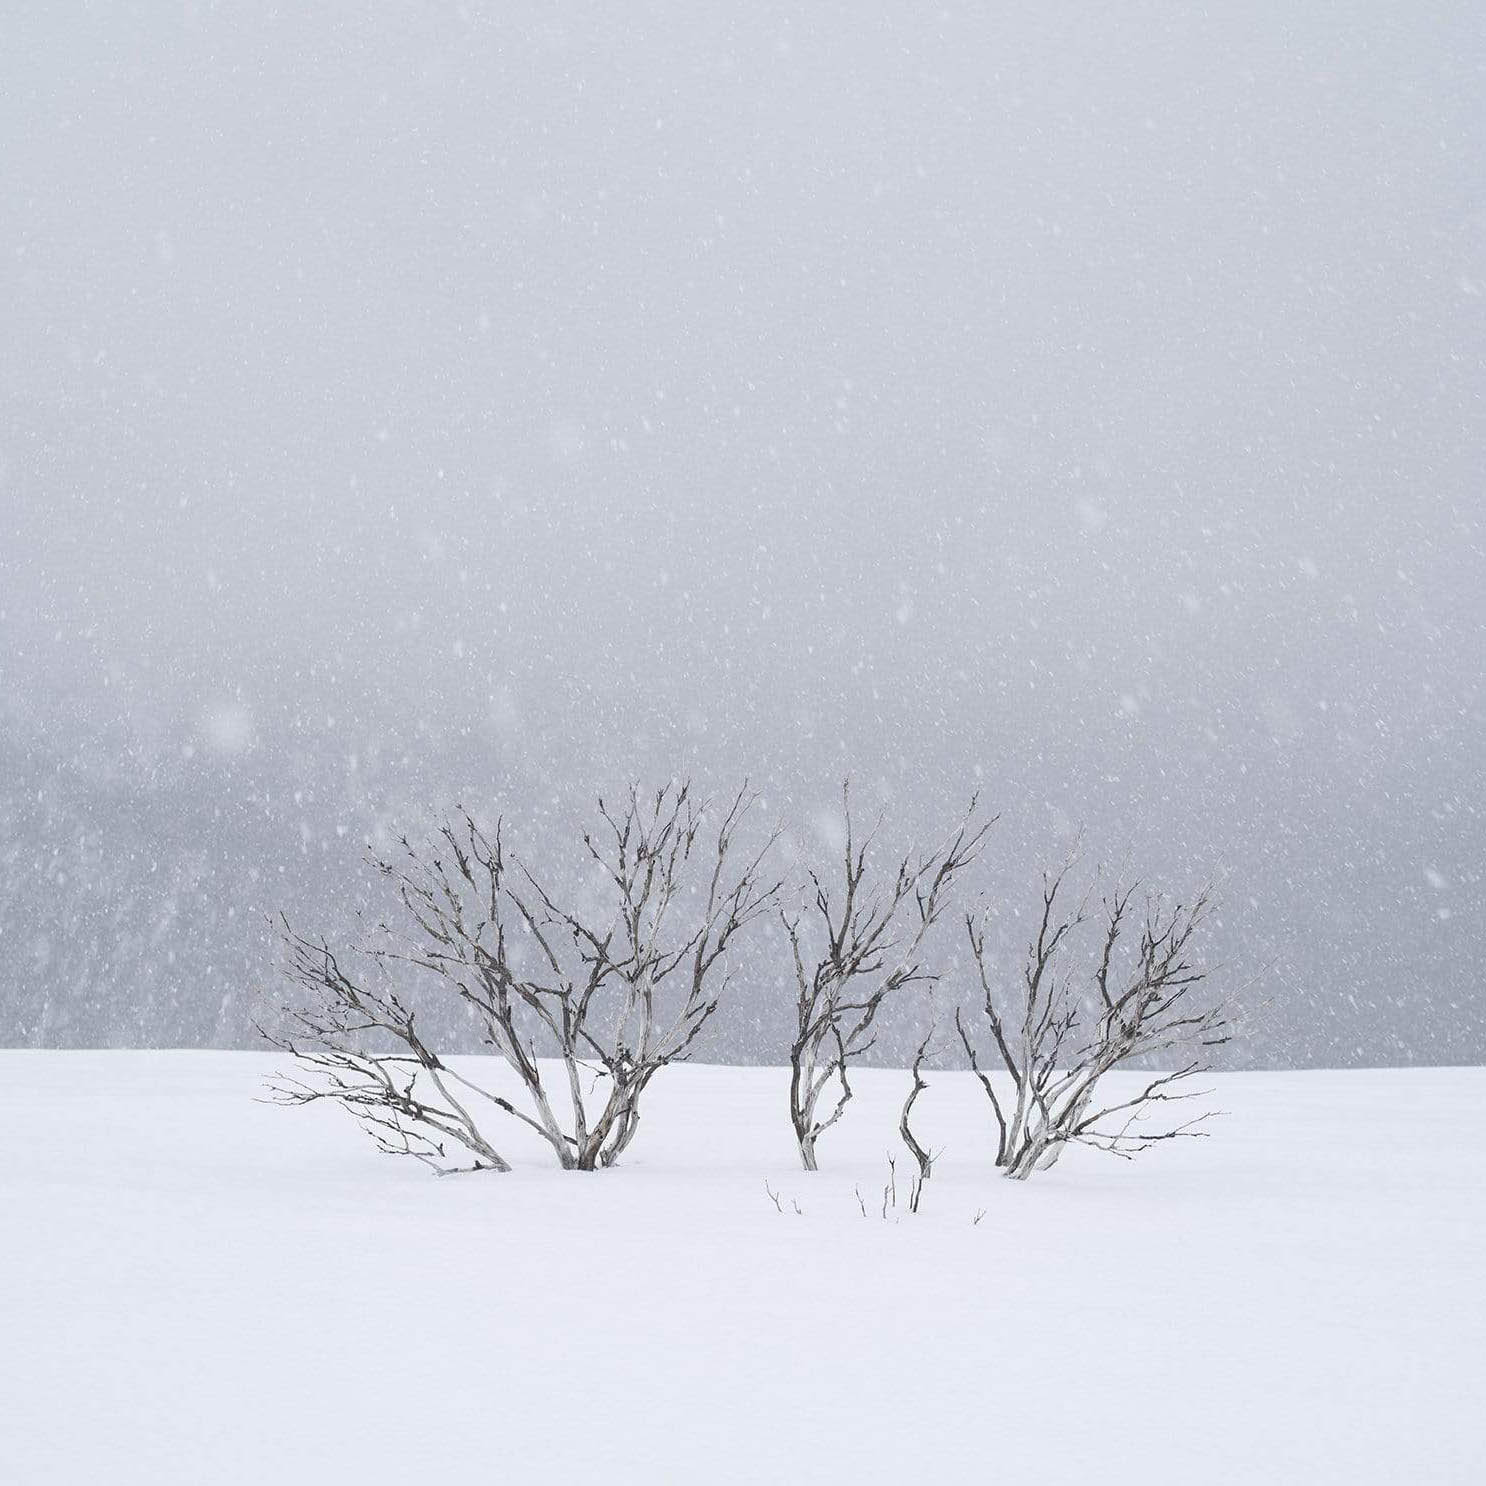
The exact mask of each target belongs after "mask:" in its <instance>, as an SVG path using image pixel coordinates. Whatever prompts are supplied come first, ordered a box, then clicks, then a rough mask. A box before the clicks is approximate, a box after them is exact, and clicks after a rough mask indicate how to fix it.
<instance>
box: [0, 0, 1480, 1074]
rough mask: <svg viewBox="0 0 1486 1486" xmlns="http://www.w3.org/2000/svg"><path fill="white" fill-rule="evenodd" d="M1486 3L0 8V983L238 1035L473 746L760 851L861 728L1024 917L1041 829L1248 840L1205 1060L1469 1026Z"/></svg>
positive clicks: (169, 1037) (484, 778) (1385, 1043)
mask: <svg viewBox="0 0 1486 1486" xmlns="http://www.w3.org/2000/svg"><path fill="white" fill-rule="evenodd" d="M1482 41H1483V29H1482V27H1481V25H1480V15H1479V11H1478V9H1477V7H1475V6H1474V5H1472V4H1468V3H1462V4H1458V5H1410V6H1399V5H1394V4H1382V3H1376V4H1355V5H1346V6H1338V5H1329V4H1316V5H1307V6H1302V7H1295V6H1292V5H1282V4H1273V5H1266V4H1261V3H1247V0H1246V3H1238V0H1235V3H1232V4H1219V5H1205V6H1199V5H1196V4H1192V3H1174V4H1128V5H1121V6H1107V5H1103V6H1096V5H1088V6H1082V5H1080V6H1074V5H1058V4H1054V5H1039V6H1036V7H1000V6H979V5H978V6H973V7H972V6H965V7H959V6H953V7H945V8H943V9H939V10H932V9H930V8H928V7H920V6H899V5H887V4H856V5H846V6H839V7H838V6H831V5H812V6H809V7H791V6H777V5H770V4H760V3H751V4H749V5H746V6H744V5H722V4H717V5H704V6H697V5H681V4H676V5H642V4H635V5H625V6H622V7H608V6H584V5H561V6H558V5H553V4H548V5H520V4H501V5H490V6H477V5H467V6H454V5H449V4H432V3H407V4H399V5H397V6H379V7H366V6H360V5H339V4H333V3H328V0H317V3H310V4H304V5H292V6H287V5H286V6H279V7H274V6H268V5H260V4H244V5H233V4H221V5H212V4H206V3H201V4H187V5H184V6H183V5H179V4H176V5H167V4H162V3H156V4H140V5H129V4H110V5H87V6H83V5H74V4H63V3H56V4H45V5H43V4H36V5H24V4H16V5H9V6H7V7H6V8H5V13H4V15H3V16H0V129H3V140H4V148H3V150H0V313H3V326H0V329H3V340H0V345H3V354H0V1042H4V1043H12V1044H22V1045H32V1044H34V1045H46V1046H69V1045H104V1046H114V1045H151V1046H156V1045H167V1046H168V1045H175V1044H193V1045H195V1044H203V1045H220V1046H233V1045H248V1044H249V1043H251V1041H252V1039H253V1031H252V1019H253V1017H254V1015H255V1014H261V1004H260V1001H259V997H260V995H261V993H262V992H263V991H264V990H265V989H268V990H271V991H272V990H273V989H274V983H275V971H274V966H275V959H276V955H275V950H274V945H273V939H272V934H271V931H270V929H269V927H268V925H267V923H266V921H265V920H266V916H267V915H268V914H270V913H271V912H273V911H275V910H278V909H280V908H282V909H286V910H289V911H290V912H291V913H292V914H293V916H294V918H295V920H296V922H297V923H299V924H300V925H302V926H304V927H307V928H311V929H324V930H325V931H326V932H328V933H331V934H333V935H339V934H341V933H343V932H345V931H346V930H347V929H348V928H349V926H350V924H351V921H352V916H353V915H354V913H355V912H356V910H357V909H359V908H363V907H366V908H368V909H369V910H370V911H372V912H374V913H380V912H381V911H382V908H383V906H384V905H385V903H386V896H385V889H384V888H383V887H382V886H380V885H379V884H377V883H376V882H374V881H373V879H372V877H371V876H370V874H369V873H368V872H367V871H366V868H365V864H364V860H363V858H364V843H365V842H367V841H368V840H370V841H373V842H376V843H382V844H386V843H388V842H390V841H391V840H393V839H395V837H396V836H397V835H398V834H400V833H402V832H404V831H406V832H408V833H409V834H410V835H411V836H413V837H415V838H418V837H420V836H426V835H427V834H428V833H430V832H431V831H432V829H433V827H434V824H435V822H436V817H437V815H438V813H439V812H440V811H442V810H444V809H446V808H448V807H449V806H451V805H453V804H454V803H455V802H457V801H463V802H464V803H466V804H468V805H470V806H471V807H472V808H474V809H476V810H477V811H478V812H480V813H481V814H484V815H488V816H493V815H494V814H495V813H496V812H503V813H504V815H505V816H506V818H507V820H508V823H509V826H510V829H511V830H512V832H513V833H514V834H515V836H516V838H517V839H518V841H520V842H521V843H522V844H523V845H525V846H527V847H528V848H530V850H531V852H532V854H533V856H535V857H536V858H537V859H539V860H544V861H545V860H559V859H560V858H561V857H562V856H563V854H564V853H568V854H570V853H571V852H572V850H573V849H574V847H575V845H576V838H575V837H574V835H573V833H572V830H571V829H570V824H571V822H573V821H574V820H577V819H580V818H582V817H583V815H584V812H585V810H586V809H587V806H588V802H589V801H590V800H591V798H592V796H593V794H594V793H595V792H596V791H597V790H598V789H600V788H605V789H612V788H614V787H615V786H616V785H620V784H622V783H623V782H624V781H626V780H629V779H632V778H633V779H640V780H644V781H648V782H652V783H653V782H659V781H661V780H664V779H666V778H669V777H671V776H672V775H681V774H692V775H695V776H696V778H697V779H698V781H699V783H700V784H701V785H703V786H704V787H707V788H710V789H714V790H728V789H730V788H732V787H734V786H736V784H737V783H738V781H739V780H740V779H741V778H742V777H743V776H745V775H747V776H749V777H750V778H751V779H752V780H753V781H754V783H755V785H756V786H757V787H758V788H760V789H761V790H762V792H763V795H764V802H763V806H762V810H761V815H760V822H761V824H763V823H766V822H767V821H769V820H772V819H774V818H775V817H780V818H783V819H784V820H785V821H786V822H787V823H788V825H789V826H790V830H791V838H790V840H789V841H787V842H786V843H785V857H786V860H787V859H788V858H789V856H790V855H791V854H799V853H804V854H806V855H809V854H811V853H818V852H819V851H821V850H823V849H824V846H825V844H826V843H827V842H829V839H830V836H831V825H830V821H831V811H832V810H833V809H834V807H835V804H836V800H837V794H838V790H839V785H840V780H841V778H842V776H843V775H844V774H847V773H849V774H850V775H851V776H852V778H853V780H854V781H855V786H856V789H857V791H858V795H859V798H860V800H861V803H862V807H863V810H864V812H869V813H875V812H876V810H877V809H879V808H881V809H883V810H885V811H886V821H885V825H884V832H885V835H886V837H887V838H888V840H889V841H890V842H897V843H906V842H909V841H912V840H914V839H922V838H925V837H927V836H928V835H930V834H932V833H935V832H937V831H938V830H940V829H941V828H942V826H943V825H944V824H945V823H947V822H948V820H949V819H950V818H951V817H952V816H953V815H954V814H955V813H956V812H957V811H958V810H959V809H960V808H961V806H962V804H963V801H964V798H965V796H966V795H967V794H968V793H969V792H970V791H971V790H973V789H979V790H980V792H981V794H982V798H983V799H984V801H985V802H986V804H987V806H988V807H989V808H990V809H992V810H998V811H1000V812H1001V820H1000V822H999V824H998V826H997V827H996V830H995V832H994V834H993V837H992V840H991V844H990V848H989V851H988V855H987V859H986V861H985V863H984V867H983V871H982V872H981V874H980V877H979V879H978V881H977V883H976V889H977V891H980V892H984V893H986V894H988V895H990V896H991V898H992V899H993V900H994V901H995V902H996V903H997V904H998V905H999V908H998V912H999V918H998V925H999V927H998V934H999V936H1000V942H1001V943H1002V945H1003V946H1004V947H1005V949H1006V951H1007V953H1008V954H1010V953H1013V952H1014V951H1015V950H1016V948H1017V947H1018V946H1019V945H1020V944H1021V943H1022V942H1023V941H1024V940H1025V938H1026V937H1027V933H1028V930H1029V923H1028V918H1027V915H1028V913H1029V911H1030V909H1031V907H1032V906H1033V904H1034V902H1035V901H1036V894H1037V881H1036V873H1037V872H1038V870H1040V868H1041V867H1042V866H1044V865H1047V864H1054V863H1056V862H1057V860H1058V859H1059V858H1060V857H1061V856H1062V855H1063V854H1064V853H1065V852H1067V851H1068V849H1069V847H1070V844H1071V842H1072V840H1073V838H1074V833H1075V832H1076V831H1077V830H1078V828H1079V827H1082V829H1083V833H1084V835H1083V839H1084V857H1085V860H1086V862H1087V863H1088V864H1089V866H1090V867H1091V868H1092V867H1093V866H1094V865H1095V864H1097V863H1100V862H1108V863H1114V864H1116V865H1120V864H1124V865H1126V866H1127V867H1128V869H1129V870H1130V871H1131V872H1133V873H1137V874H1138V875H1139V876H1141V877H1142V878H1143V879H1144V880H1147V881H1149V882H1152V883H1154V884H1157V885H1161V886H1165V887H1168V888H1170V889H1172V890H1173V891H1180V892H1187V891H1190V890H1191V889H1192V887H1194V886H1195V885H1196V884H1197V883H1199V882H1200V881H1201V880H1202V879H1204V878H1206V877H1208V876H1210V875H1213V874H1219V875H1221V877H1222V879H1223V883H1224V886H1223V891H1222V901H1223V908H1222V913H1221V916H1220V919H1219V921H1218V923H1217V924H1216V925H1215V928H1214V932H1213V933H1212V935H1211V937H1210V949H1211V953H1212V955H1213V956H1214V957H1215V958H1216V959H1219V960H1221V961H1223V962H1225V963H1226V964H1227V966H1228V967H1229V968H1228V970H1227V971H1225V972H1224V973H1225V976H1226V977H1227V980H1228V982H1229V983H1230V984H1233V985H1243V986H1245V987H1246V989H1245V991H1244V996H1245V999H1246V1001H1247V1003H1248V1004H1249V1005H1250V1006H1251V1007H1253V1008H1256V1011H1255V1014H1254V1016H1253V1017H1252V1018H1251V1020H1250V1024H1249V1026H1248V1027H1247V1029H1246V1032H1245V1037H1244V1040H1243V1041H1242V1042H1241V1043H1240V1044H1238V1045H1237V1046H1236V1047H1235V1048H1234V1049H1232V1050H1231V1051H1232V1054H1233V1056H1232V1057H1231V1058H1230V1062H1231V1063H1234V1064H1237V1065H1253V1064H1259V1065H1269V1066H1295V1065H1310V1064H1332V1065H1346V1064H1362V1063H1406V1062H1482V1061H1486V997H1483V986H1482V973H1481V966H1482V965H1483V964H1486V927H1483V907H1486V886H1483V839H1486V838H1483V825H1486V821H1483V813H1486V807H1483V798H1486V791H1483V787H1482V785H1483V778H1486V741H1483V739H1486V727H1483V724H1486V701H1483V690H1482V672H1483V662H1486V496H1483V491H1482V471H1483V458H1482V456H1483V452H1486V448H1483V446H1486V440H1483V421H1482V420H1483V409H1482V394H1483V390H1486V378H1483V349H1486V339H1483V311H1486V299H1483V295H1486V148H1483V146H1486V131H1483V127H1482V125H1483V110H1482V104H1481V87H1482V82H1483V71H1486V69H1483V61H1486V49H1483V44H1482ZM951 937H952V931H951ZM946 942H947V941H946ZM767 949H768V946H767V944H766V943H765V941H763V940H759V941H758V942H757V943H756V945H755V949H754V952H753V953H752V955H751V956H750V955H745V956H744V957H743V959H742V960H741V961H740V971H741V981H740V985H739V987H738V990H737V994H736V996H735V998H734V1002H733V1004H732V1005H731V1006H730V1007H728V1008H726V1010H725V1013H724V1015H722V1016H721V1017H720V1018H719V1019H718V1022H717V1024H716V1026H715V1028H714V1029H713V1031H712V1034H711V1036H710V1037H709V1039H708V1040H707V1041H706V1043H705V1045H704V1046H702V1047H700V1048H699V1050H698V1052H699V1056H701V1057H703V1058H710V1059H715V1060H716V1059H722V1060H730V1059H737V1060H761V1059H779V1058H781V1057H782V1056H783V1055H784V1049H785V1043H784V1032H785V1027H786V1023H787V1021H788V1018H789V1015H790V1008H789V1006H788V1004H787V1001H786V1000H785V999H784V997H783V996H782V995H781V994H780V992H779V989H778V983H779V981H780V979H781V977H782V976H783V975H784V973H785V968H786V967H785V966H784V965H783V963H782V962H780V961H778V960H777V958H774V957H773V955H774V952H773V951H770V952H768V953H766V952H765V951H766V950H767ZM962 991H963V992H965V993H967V994H968V986H965V985H964V984H963V983H962V982H961V981H958V980H956V978H955V977H954V976H951V979H950V982H949V983H947V984H946V986H945V987H944V988H943V993H944V994H946V995H948V996H950V997H953V996H955V995H958V994H960V993H961V992H962ZM911 1035H912V1027H911V1026H909V1025H908V1024H907V1023H905V1022H904V1021H903V1020H902V1019H901V1018H900V1020H899V1022H898V1023H897V1024H895V1025H894V1026H892V1027H890V1028H889V1035H888V1036H887V1037H886V1038H885V1040H884V1043H883V1046H882V1048H881V1055H882V1056H883V1057H885V1058H889V1059H901V1058H902V1056H903V1052H904V1049H905V1047H906V1046H907V1044H908V1039H909V1037H910V1036H911Z"/></svg>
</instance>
